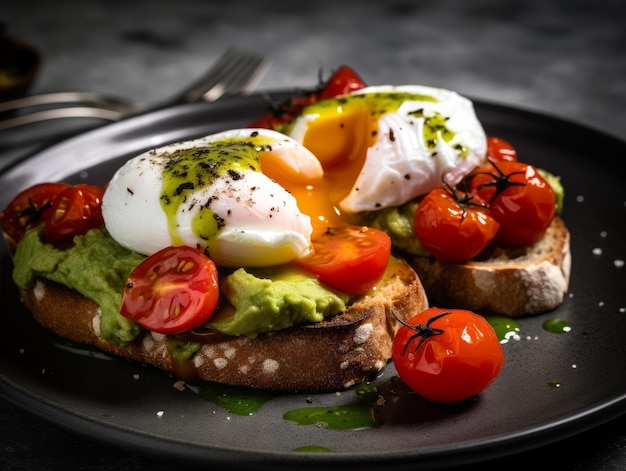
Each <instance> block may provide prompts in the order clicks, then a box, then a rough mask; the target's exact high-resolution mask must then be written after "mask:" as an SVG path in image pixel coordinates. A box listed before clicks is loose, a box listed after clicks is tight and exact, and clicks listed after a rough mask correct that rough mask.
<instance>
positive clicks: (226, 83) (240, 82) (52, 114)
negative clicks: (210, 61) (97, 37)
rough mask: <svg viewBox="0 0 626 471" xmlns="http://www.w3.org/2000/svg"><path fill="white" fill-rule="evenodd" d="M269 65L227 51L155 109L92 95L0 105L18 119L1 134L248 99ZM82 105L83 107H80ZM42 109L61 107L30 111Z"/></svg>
mask: <svg viewBox="0 0 626 471" xmlns="http://www.w3.org/2000/svg"><path fill="white" fill-rule="evenodd" d="M269 66H270V62H269V60H268V59H266V58H265V57H264V56H262V55H259V54H255V53H250V52H246V51H241V50H237V49H232V48H231V49H227V50H226V51H225V52H224V54H222V56H220V58H219V59H218V60H217V61H216V62H215V64H214V65H213V66H211V67H210V68H209V69H208V71H207V72H205V73H204V74H203V75H202V76H201V77H200V78H199V79H198V80H197V81H196V82H194V83H192V84H191V85H189V86H188V87H187V88H185V89H184V90H183V91H182V92H180V93H179V94H178V95H176V96H174V97H172V98H170V99H168V100H165V101H163V102H161V103H157V104H154V105H146V104H141V103H133V102H129V101H124V100H120V99H117V98H114V97H109V96H106V95H101V94H98V93H91V92H57V93H44V94H40V95H32V96H28V97H24V98H18V99H14V100H9V101H5V102H0V116H1V115H2V114H5V113H15V112H17V114H18V115H17V116H14V117H11V118H8V119H4V120H0V131H1V130H5V129H11V128H15V127H18V126H23V125H26V124H32V123H37V122H41V121H47V120H51V119H59V118H98V119H103V120H107V121H118V120H120V119H122V118H125V117H128V116H132V115H134V114H138V113H143V112H146V111H152V110H157V109H161V108H166V107H169V106H174V105H177V104H183V103H192V102H195V101H202V100H204V101H215V100H217V99H218V98H220V97H222V96H227V95H236V94H242V95H247V94H249V93H251V92H252V90H254V88H256V86H257V85H258V83H259V82H260V81H261V79H262V78H263V77H264V76H265V74H266V73H267V71H268V70H269ZM80 105H83V106H80ZM42 106H61V107H58V108H53V109H46V110H40V111H33V110H32V108H36V107H42Z"/></svg>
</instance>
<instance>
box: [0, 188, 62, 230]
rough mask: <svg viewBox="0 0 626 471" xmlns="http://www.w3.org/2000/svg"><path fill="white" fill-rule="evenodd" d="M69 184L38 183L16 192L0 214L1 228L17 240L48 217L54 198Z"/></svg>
mask: <svg viewBox="0 0 626 471" xmlns="http://www.w3.org/2000/svg"><path fill="white" fill-rule="evenodd" d="M69 187H70V185H69V184H67V183H56V182H54V183H38V184H36V185H33V186H31V187H29V188H26V189H25V190H23V191H21V192H20V193H18V194H17V195H16V196H15V197H14V198H13V199H12V200H11V202H10V203H9V204H8V205H7V207H6V208H5V209H4V210H3V211H2V214H0V225H1V226H2V230H3V231H4V232H5V233H6V234H7V235H8V236H9V237H11V238H12V239H13V240H14V241H16V242H18V241H19V240H20V239H21V238H22V237H23V236H24V233H25V232H26V231H27V230H28V229H30V228H32V227H35V226H37V225H39V224H41V223H44V222H46V220H47V219H48V217H49V215H50V212H51V207H52V202H53V200H54V198H55V197H56V196H57V195H58V194H59V193H60V192H61V191H63V190H65V189H66V188H69Z"/></svg>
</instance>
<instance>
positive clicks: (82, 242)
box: [13, 228, 144, 345]
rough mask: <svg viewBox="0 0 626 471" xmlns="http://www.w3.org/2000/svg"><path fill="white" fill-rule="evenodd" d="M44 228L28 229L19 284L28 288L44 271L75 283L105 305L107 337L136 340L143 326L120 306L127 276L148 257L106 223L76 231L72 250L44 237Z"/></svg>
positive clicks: (17, 265) (19, 257) (17, 260)
mask: <svg viewBox="0 0 626 471" xmlns="http://www.w3.org/2000/svg"><path fill="white" fill-rule="evenodd" d="M40 232H41V231H39V230H37V229H33V230H30V231H28V232H27V233H26V235H25V236H24V238H23V239H22V240H21V241H20V242H19V244H18V245H17V250H16V252H15V256H14V259H13V265H14V268H13V280H14V281H15V284H16V285H17V286H18V287H20V288H22V289H29V288H32V286H33V285H34V283H35V278H36V277H41V278H45V279H48V280H51V281H56V282H58V283H61V284H63V285H65V286H67V287H69V288H72V289H74V290H76V291H78V292H79V293H80V294H82V295H83V296H85V297H86V298H88V299H91V300H92V301H94V302H95V303H96V304H98V305H99V306H100V309H101V310H102V318H101V321H100V331H101V333H102V336H103V337H104V338H105V339H107V340H111V341H113V342H115V343H117V344H120V345H125V344H127V343H129V342H131V341H133V340H134V339H135V338H136V337H137V335H139V332H140V331H141V329H140V327H139V326H138V325H137V324H135V323H134V322H133V321H131V320H129V319H126V318H125V317H123V316H122V315H121V314H120V306H121V305H122V293H123V291H124V284H125V283H126V279H127V278H128V275H129V274H130V272H131V271H132V270H133V268H135V267H136V266H137V265H138V264H139V262H140V261H141V260H143V258H144V257H143V256H142V255H139V254H138V253H135V252H132V251H130V250H127V249H125V248H124V247H122V246H121V245H119V244H118V243H117V242H115V241H114V240H113V239H112V238H111V237H110V236H109V235H108V233H107V232H106V230H105V229H104V228H99V229H93V230H91V231H88V232H87V233H86V234H84V235H80V236H76V237H74V246H73V247H72V248H70V249H67V250H59V249H57V248H56V247H54V246H53V245H50V244H46V243H43V242H42V241H41V239H40V237H39V236H40Z"/></svg>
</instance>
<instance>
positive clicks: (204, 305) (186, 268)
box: [120, 246, 219, 334]
mask: <svg viewBox="0 0 626 471" xmlns="http://www.w3.org/2000/svg"><path fill="white" fill-rule="evenodd" d="M218 300H219V285H218V275H217V268H216V266H215V264H214V263H213V261H212V260H211V259H210V258H208V257H207V256H205V255H204V254H203V253H202V252H200V251H199V250H197V249H195V248H192V247H187V246H179V247H166V248H164V249H162V250H160V251H158V252H156V253H155V254H153V255H151V256H149V257H148V258H146V259H145V260H144V261H143V262H142V263H140V264H139V265H138V266H137V267H136V268H135V269H134V270H133V271H132V272H131V274H130V276H129V277H128V281H127V283H126V288H125V289H124V296H123V299H122V308H121V311H120V312H121V314H122V315H123V316H124V317H127V318H128V319H131V320H133V321H135V322H137V323H138V324H139V325H141V326H142V327H144V328H146V329H148V330H151V331H153V332H158V333H161V334H177V333H181V332H184V331H187V330H190V329H193V328H195V327H198V326H200V325H202V324H203V323H204V322H206V321H207V320H208V319H209V318H210V317H211V316H212V315H213V312H214V311H215V308H216V307H217V303H218Z"/></svg>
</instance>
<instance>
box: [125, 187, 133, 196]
mask: <svg viewBox="0 0 626 471" xmlns="http://www.w3.org/2000/svg"><path fill="white" fill-rule="evenodd" d="M126 191H127V192H128V193H130V194H131V195H134V194H135V192H134V191H133V190H131V189H130V188H126Z"/></svg>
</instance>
